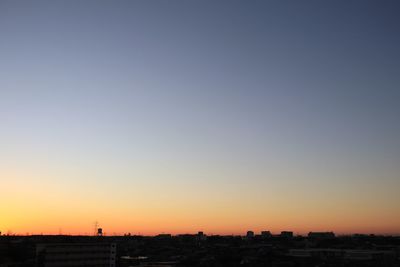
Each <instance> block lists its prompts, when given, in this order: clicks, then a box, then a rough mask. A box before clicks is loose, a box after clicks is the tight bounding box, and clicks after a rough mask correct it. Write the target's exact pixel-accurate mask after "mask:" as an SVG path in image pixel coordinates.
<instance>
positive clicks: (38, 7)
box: [0, 1, 400, 235]
mask: <svg viewBox="0 0 400 267" xmlns="http://www.w3.org/2000/svg"><path fill="white" fill-rule="evenodd" d="M399 11H400V4H399V3H398V2H396V1H383V2H382V1H379V2H378V1H324V2H323V3H322V2H318V1H301V2H298V1H279V2H278V1H267V2H264V1H251V2H248V1H246V2H245V1H168V2H167V1H159V2H156V1H154V2H153V1H150V2H149V1H146V2H145V1H120V2H109V1H82V2H78V1H76V2H70V1H35V2H29V1H0V122H1V125H0V185H1V188H2V190H1V193H0V231H2V233H3V234H5V233H7V232H8V231H10V232H12V233H18V234H25V233H36V234H39V233H44V234H58V233H59V232H60V229H62V231H63V232H64V233H66V234H79V233H81V234H83V233H88V234H90V233H91V232H92V229H93V227H92V226H93V222H94V221H95V220H98V221H99V222H100V223H101V226H102V227H103V228H104V230H105V232H107V233H114V232H115V233H120V234H124V233H128V232H131V233H142V234H144V235H155V234H158V233H162V232H165V233H172V234H178V233H197V231H200V230H201V231H204V232H205V233H214V234H228V235H229V234H232V233H233V234H243V233H245V232H246V231H247V230H254V231H255V232H260V231H262V230H270V231H272V232H275V233H277V232H280V231H284V230H290V231H293V232H295V233H301V234H306V233H308V232H310V231H333V232H335V233H337V234H350V233H366V234H370V233H371V234H400V213H399V212H398V210H399V208H398V206H399V203H400V194H399V188H400V123H399V115H398V114H400V105H399V100H400V89H399V88H400V87H399V85H400V50H399V47H400V34H399V30H398V29H399V26H400V17H399V16H398V14H399Z"/></svg>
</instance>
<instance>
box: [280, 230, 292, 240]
mask: <svg viewBox="0 0 400 267" xmlns="http://www.w3.org/2000/svg"><path fill="white" fill-rule="evenodd" d="M281 237H286V238H292V237H293V232H291V231H282V232H281Z"/></svg>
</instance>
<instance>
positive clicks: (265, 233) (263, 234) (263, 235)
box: [261, 231, 272, 238]
mask: <svg viewBox="0 0 400 267" xmlns="http://www.w3.org/2000/svg"><path fill="white" fill-rule="evenodd" d="M271 236H272V234H271V232H270V231H261V237H262V238H269V237H271Z"/></svg>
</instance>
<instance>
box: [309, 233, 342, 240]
mask: <svg viewBox="0 0 400 267" xmlns="http://www.w3.org/2000/svg"><path fill="white" fill-rule="evenodd" d="M308 237H309V238H314V239H332V238H335V234H334V233H333V232H309V233H308Z"/></svg>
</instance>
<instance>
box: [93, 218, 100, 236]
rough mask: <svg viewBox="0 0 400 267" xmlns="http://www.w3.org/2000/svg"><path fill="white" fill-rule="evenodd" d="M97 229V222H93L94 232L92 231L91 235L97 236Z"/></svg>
mask: <svg viewBox="0 0 400 267" xmlns="http://www.w3.org/2000/svg"><path fill="white" fill-rule="evenodd" d="M98 228H99V222H98V221H95V222H94V231H93V235H94V236H97V229H98Z"/></svg>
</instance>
